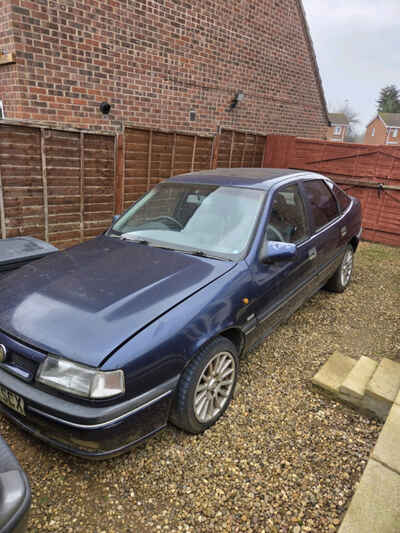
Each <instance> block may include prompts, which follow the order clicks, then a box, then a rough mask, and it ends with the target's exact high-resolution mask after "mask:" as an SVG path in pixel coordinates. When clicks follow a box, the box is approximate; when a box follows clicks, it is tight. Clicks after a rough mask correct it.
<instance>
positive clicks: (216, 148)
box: [211, 133, 221, 169]
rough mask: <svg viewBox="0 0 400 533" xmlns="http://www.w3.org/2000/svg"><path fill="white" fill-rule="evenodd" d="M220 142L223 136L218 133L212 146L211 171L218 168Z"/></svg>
mask: <svg viewBox="0 0 400 533" xmlns="http://www.w3.org/2000/svg"><path fill="white" fill-rule="evenodd" d="M220 140H221V134H220V133H217V134H216V135H215V137H214V140H213V144H212V156H211V169H214V168H217V166H218V153H219V143H220Z"/></svg>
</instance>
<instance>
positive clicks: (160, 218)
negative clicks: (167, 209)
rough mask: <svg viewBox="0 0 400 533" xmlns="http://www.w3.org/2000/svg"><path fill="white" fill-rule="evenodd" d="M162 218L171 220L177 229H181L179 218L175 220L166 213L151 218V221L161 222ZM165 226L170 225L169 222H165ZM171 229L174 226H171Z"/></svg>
mask: <svg viewBox="0 0 400 533" xmlns="http://www.w3.org/2000/svg"><path fill="white" fill-rule="evenodd" d="M163 220H165V221H167V222H170V223H171V222H172V224H174V226H175V228H178V229H179V230H181V229H183V226H182V224H181V223H180V222H179V220H176V219H175V218H173V217H170V216H168V215H163V216H161V217H157V218H153V220H152V222H158V221H160V222H162V221H163ZM166 226H171V224H166ZM171 229H174V228H171Z"/></svg>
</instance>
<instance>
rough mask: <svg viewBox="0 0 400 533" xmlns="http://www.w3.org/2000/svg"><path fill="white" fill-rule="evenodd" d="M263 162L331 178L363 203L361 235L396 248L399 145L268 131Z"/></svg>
mask: <svg viewBox="0 0 400 533" xmlns="http://www.w3.org/2000/svg"><path fill="white" fill-rule="evenodd" d="M264 166H265V167H273V168H279V167H281V168H293V169H299V170H310V171H314V172H320V173H322V174H325V175H326V176H329V177H330V178H332V179H333V180H334V181H336V182H337V183H338V184H339V185H341V186H342V187H343V189H344V190H346V191H347V192H348V193H349V194H352V195H353V196H355V197H357V198H359V200H360V201H361V205H362V209H363V230H364V231H363V237H364V238H365V239H367V240H371V241H375V242H380V243H383V244H390V245H395V246H400V146H399V147H397V146H369V145H362V144H350V143H334V142H328V141H318V140H314V139H298V138H296V137H290V136H279V135H269V136H268V137H267V142H266V151H265V158H264Z"/></svg>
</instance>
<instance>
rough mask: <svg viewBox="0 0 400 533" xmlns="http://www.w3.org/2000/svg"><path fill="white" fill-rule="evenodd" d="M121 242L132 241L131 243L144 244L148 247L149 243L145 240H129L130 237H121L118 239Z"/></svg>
mask: <svg viewBox="0 0 400 533" xmlns="http://www.w3.org/2000/svg"><path fill="white" fill-rule="evenodd" d="M120 238H121V239H122V240H123V241H132V242H137V243H138V244H145V245H147V246H150V245H151V244H150V241H147V240H146V239H131V238H130V237H124V236H123V235H121V237H120Z"/></svg>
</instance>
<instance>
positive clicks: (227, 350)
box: [170, 337, 238, 433]
mask: <svg viewBox="0 0 400 533" xmlns="http://www.w3.org/2000/svg"><path fill="white" fill-rule="evenodd" d="M237 372H238V354H237V350H236V347H235V345H234V344H233V343H232V342H231V341H230V340H229V339H226V338H224V337H216V338H215V339H213V340H212V341H210V342H209V343H208V344H207V345H206V346H205V347H204V348H202V349H201V350H200V351H199V353H198V354H197V355H196V357H195V358H194V359H193V361H192V362H191V363H190V364H189V365H188V366H187V368H186V369H185V371H184V372H183V374H182V376H181V379H180V381H179V384H178V389H177V392H176V396H175V400H174V405H173V408H172V411H171V416H170V419H171V421H172V423H173V424H175V425H176V426H178V427H179V428H181V429H183V430H185V431H187V432H188V433H201V432H202V431H204V430H205V429H207V428H208V427H210V426H211V425H212V424H214V423H215V422H216V421H217V420H218V419H219V418H220V417H221V416H222V414H223V413H224V412H225V410H226V408H227V407H228V405H229V403H230V401H231V399H232V395H233V392H234V389H235V385H236V380H237Z"/></svg>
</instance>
